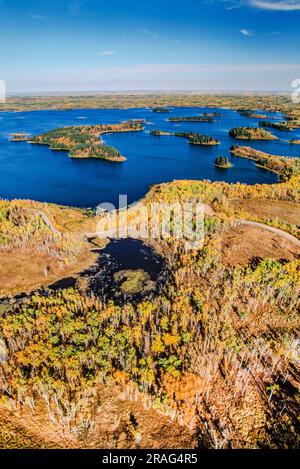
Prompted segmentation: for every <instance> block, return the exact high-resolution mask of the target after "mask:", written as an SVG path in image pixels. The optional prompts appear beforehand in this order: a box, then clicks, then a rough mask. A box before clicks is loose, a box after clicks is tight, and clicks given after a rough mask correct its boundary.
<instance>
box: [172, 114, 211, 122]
mask: <svg viewBox="0 0 300 469" xmlns="http://www.w3.org/2000/svg"><path fill="white" fill-rule="evenodd" d="M168 120H169V122H214V120H213V118H212V116H210V115H202V116H177V117H170V118H169V119H168Z"/></svg>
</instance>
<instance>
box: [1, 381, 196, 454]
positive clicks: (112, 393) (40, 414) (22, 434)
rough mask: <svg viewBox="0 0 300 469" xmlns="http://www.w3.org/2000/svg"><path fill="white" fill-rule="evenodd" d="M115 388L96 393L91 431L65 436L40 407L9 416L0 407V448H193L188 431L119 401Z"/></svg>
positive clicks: (139, 404)
mask: <svg viewBox="0 0 300 469" xmlns="http://www.w3.org/2000/svg"><path fill="white" fill-rule="evenodd" d="M121 397H122V396H121V395H120V391H118V390H117V388H116V387H105V388H102V387H101V389H99V396H98V407H97V410H96V414H95V419H94V425H93V428H92V429H90V431H89V434H88V437H89V438H88V443H87V438H86V436H87V435H86V434H85V432H84V431H81V430H80V424H79V422H78V430H77V432H76V433H73V435H72V434H70V433H68V434H66V433H65V432H64V431H63V429H62V428H61V427H60V426H59V425H58V424H56V423H52V422H50V421H49V419H48V418H47V412H46V409H45V407H44V406H43V405H41V404H39V405H38V406H37V407H36V408H35V410H34V413H33V412H32V411H31V409H30V408H29V407H27V406H23V407H22V409H21V410H20V411H13V412H9V411H8V410H7V408H5V407H3V406H1V407H0V448H31V449H34V448H60V447H63V448H87V447H89V448H110V447H113V448H119V449H121V448H138V447H141V448H193V447H196V444H197V442H196V438H195V437H194V436H193V434H192V431H190V430H188V429H187V428H184V427H182V426H180V425H179V424H178V423H177V422H171V421H170V420H169V418H168V417H166V416H163V415H161V414H158V413H157V412H156V411H155V410H153V409H149V410H147V409H145V406H144V405H143V402H142V401H141V400H139V401H137V402H136V401H130V400H127V399H124V400H123V399H121Z"/></svg>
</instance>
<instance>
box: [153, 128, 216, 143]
mask: <svg viewBox="0 0 300 469" xmlns="http://www.w3.org/2000/svg"><path fill="white" fill-rule="evenodd" d="M150 135H153V136H155V137H162V136H164V135H172V136H174V137H183V138H187V139H188V141H189V143H191V144H192V145H219V144H220V142H219V140H217V139H215V138H214V137H211V136H210V135H203V134H199V133H198V132H168V131H163V130H158V129H155V130H151V132H150Z"/></svg>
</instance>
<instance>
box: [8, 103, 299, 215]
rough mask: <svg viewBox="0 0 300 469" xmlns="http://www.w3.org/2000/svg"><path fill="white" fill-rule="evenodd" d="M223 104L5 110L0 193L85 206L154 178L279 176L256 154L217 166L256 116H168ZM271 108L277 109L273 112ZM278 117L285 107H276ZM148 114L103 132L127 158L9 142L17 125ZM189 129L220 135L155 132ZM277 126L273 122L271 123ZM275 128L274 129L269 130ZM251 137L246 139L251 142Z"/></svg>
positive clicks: (269, 146) (34, 130)
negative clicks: (234, 133) (207, 141)
mask: <svg viewBox="0 0 300 469" xmlns="http://www.w3.org/2000/svg"><path fill="white" fill-rule="evenodd" d="M214 110H218V109H206V108H193V109H191V108H176V109H172V112H171V113H170V114H157V113H153V112H152V111H151V110H150V109H130V110H101V109H100V110H89V109H84V110H82V109H81V110H73V111H37V112H22V113H12V112H2V113H0V168H1V172H0V197H3V198H9V199H12V198H29V199H34V200H39V201H46V202H55V203H59V204H64V205H73V206H79V207H95V206H96V205H97V204H99V203H101V202H111V203H114V204H117V202H118V196H119V194H128V202H129V203H131V202H133V201H135V200H137V199H139V198H140V197H142V196H143V195H144V194H145V193H146V192H147V191H148V189H149V186H151V185H152V184H155V183H160V182H164V181H172V180H174V179H210V180H212V181H216V180H224V181H227V182H237V181H240V182H245V183H248V184H255V183H273V182H275V181H276V180H277V176H276V175H275V174H272V173H270V172H267V171H264V170H261V169H259V168H257V167H256V166H255V164H254V163H253V162H252V161H247V160H243V159H239V158H231V160H232V162H233V164H234V167H233V168H232V169H229V170H227V171H226V170H220V169H217V168H215V167H214V164H213V163H214V159H215V157H216V156H218V155H227V156H229V148H230V146H231V145H232V144H234V143H236V141H235V140H234V139H231V138H230V137H229V136H228V131H229V130H230V129H231V128H232V127H236V126H243V125H248V126H254V127H255V126H256V125H257V122H258V120H256V119H249V118H246V117H241V116H240V115H239V114H238V113H236V112H235V111H231V110H226V109H221V110H220V112H222V117H218V118H217V120H216V122H214V123H188V122H185V123H175V124H174V123H169V122H168V121H167V119H168V117H170V116H172V115H173V116H175V115H194V114H197V113H202V112H206V111H207V112H210V111H214ZM270 116H271V114H270ZM273 116H275V118H276V119H278V120H280V119H281V115H280V114H273ZM137 118H143V119H146V121H147V123H146V124H145V130H144V131H143V132H132V133H126V134H110V135H105V136H104V140H105V142H106V143H107V144H108V145H113V146H115V147H116V148H118V150H119V151H120V152H121V153H122V154H123V155H124V156H126V158H127V161H126V162H124V163H111V162H106V161H103V160H79V161H78V160H72V159H71V158H68V156H67V153H65V152H54V151H51V150H49V148H48V147H46V146H38V145H30V144H28V143H26V142H20V143H11V142H9V141H8V136H9V134H10V133H12V132H19V131H25V132H29V133H31V134H38V133H42V132H45V131H47V130H50V129H53V128H56V127H62V126H66V125H86V124H98V123H104V124H106V123H116V122H122V121H124V120H127V119H137ZM155 128H159V129H162V130H171V131H183V130H185V131H186V130H191V131H196V132H200V133H204V134H208V135H212V136H214V137H216V138H218V139H219V140H220V141H221V145H219V146H216V147H201V146H193V145H190V144H189V143H188V142H187V141H186V140H185V139H182V138H176V137H169V136H168V137H153V136H151V135H149V132H150V130H151V129H155ZM270 130H271V129H270ZM271 131H272V130H271ZM273 133H274V134H276V135H278V136H279V137H280V138H281V139H283V140H284V139H286V140H288V139H291V138H300V129H298V130H296V131H293V132H280V131H276V130H273ZM245 144H246V145H247V142H246V143H245ZM250 144H251V146H253V147H255V148H257V149H259V150H263V151H266V152H269V153H274V154H278V155H280V154H281V155H289V156H300V147H299V146H297V145H290V144H288V143H286V142H282V141H281V142H279V141H269V142H268V141H266V142H251V143H250Z"/></svg>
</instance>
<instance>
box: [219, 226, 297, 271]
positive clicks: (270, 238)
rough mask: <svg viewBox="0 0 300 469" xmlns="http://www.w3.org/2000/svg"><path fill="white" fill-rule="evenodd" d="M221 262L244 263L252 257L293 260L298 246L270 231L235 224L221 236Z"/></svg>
mask: <svg viewBox="0 0 300 469" xmlns="http://www.w3.org/2000/svg"><path fill="white" fill-rule="evenodd" d="M221 250H222V262H223V263H224V265H226V266H230V267H231V266H235V265H245V264H248V263H249V262H251V261H252V260H254V259H264V258H270V259H275V260H280V259H285V260H293V259H294V258H295V257H299V256H300V248H299V247H297V246H296V245H295V244H293V243H292V242H290V241H288V240H286V239H283V238H282V237H281V236H278V235H276V234H274V233H271V232H270V231H266V230H263V229H260V228H256V227H252V226H246V225H245V226H237V227H233V228H231V229H229V230H228V231H226V232H224V234H223V236H222V238H221Z"/></svg>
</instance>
